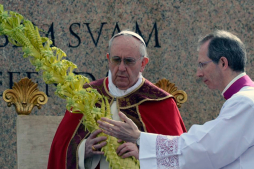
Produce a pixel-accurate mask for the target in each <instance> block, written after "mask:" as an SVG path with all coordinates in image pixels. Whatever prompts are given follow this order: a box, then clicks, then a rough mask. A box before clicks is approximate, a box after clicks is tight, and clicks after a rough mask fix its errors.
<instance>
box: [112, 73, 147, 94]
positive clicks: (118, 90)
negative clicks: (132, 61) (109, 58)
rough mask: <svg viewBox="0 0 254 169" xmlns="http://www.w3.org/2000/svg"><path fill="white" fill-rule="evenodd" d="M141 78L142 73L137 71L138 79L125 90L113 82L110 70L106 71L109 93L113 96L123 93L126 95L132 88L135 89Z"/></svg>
mask: <svg viewBox="0 0 254 169" xmlns="http://www.w3.org/2000/svg"><path fill="white" fill-rule="evenodd" d="M142 79H143V76H142V73H141V72H139V76H138V81H137V82H136V84H134V85H133V86H132V87H130V88H128V89H127V90H121V89H119V88H117V87H116V86H115V85H114V84H113V82H112V74H111V71H110V70H109V72H108V88H109V93H110V94H112V95H113V96H114V97H122V96H124V95H127V94H129V93H130V92H132V91H133V90H135V89H136V88H137V87H138V86H139V85H140V84H141V83H142Z"/></svg>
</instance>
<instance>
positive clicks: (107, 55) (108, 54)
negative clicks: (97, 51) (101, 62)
mask: <svg viewBox="0 0 254 169" xmlns="http://www.w3.org/2000/svg"><path fill="white" fill-rule="evenodd" d="M107 59H108V61H109V53H107Z"/></svg>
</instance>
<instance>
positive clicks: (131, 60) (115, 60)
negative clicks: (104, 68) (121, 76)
mask: <svg viewBox="0 0 254 169" xmlns="http://www.w3.org/2000/svg"><path fill="white" fill-rule="evenodd" d="M141 58H143V57H140V58H138V59H134V58H123V59H122V58H121V57H119V56H113V57H110V62H111V63H112V64H114V65H120V64H121V62H122V60H123V63H124V65H125V66H134V65H135V64H136V62H137V61H138V60H140V59H141Z"/></svg>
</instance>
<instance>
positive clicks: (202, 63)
mask: <svg viewBox="0 0 254 169" xmlns="http://www.w3.org/2000/svg"><path fill="white" fill-rule="evenodd" d="M210 62H212V60H210V61H207V62H199V63H198V67H199V69H200V70H202V69H203V68H204V66H205V65H207V64H208V63H210Z"/></svg>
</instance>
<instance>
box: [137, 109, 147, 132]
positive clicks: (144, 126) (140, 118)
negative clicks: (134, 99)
mask: <svg viewBox="0 0 254 169" xmlns="http://www.w3.org/2000/svg"><path fill="white" fill-rule="evenodd" d="M136 110H137V113H138V117H139V120H140V121H141V123H142V125H143V128H144V131H145V132H147V130H146V125H145V123H144V122H143V120H142V117H141V115H140V112H139V109H138V105H137V106H136Z"/></svg>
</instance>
